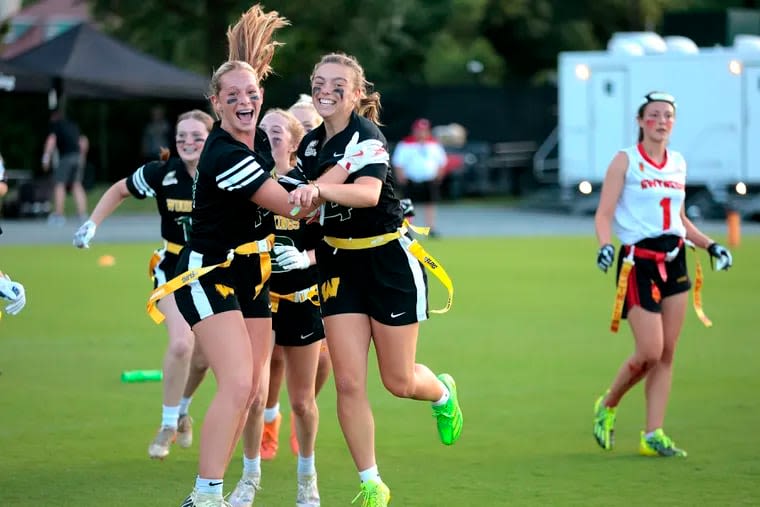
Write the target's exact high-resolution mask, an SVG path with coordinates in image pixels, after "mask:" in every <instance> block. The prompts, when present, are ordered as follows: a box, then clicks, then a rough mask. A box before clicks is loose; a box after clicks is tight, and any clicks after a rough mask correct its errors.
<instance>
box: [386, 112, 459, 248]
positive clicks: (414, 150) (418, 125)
mask: <svg viewBox="0 0 760 507" xmlns="http://www.w3.org/2000/svg"><path fill="white" fill-rule="evenodd" d="M391 163H392V164H393V168H394V170H395V173H396V180H397V181H398V184H399V185H400V186H401V187H402V188H403V189H404V194H405V197H408V198H410V199H411V200H412V202H414V203H415V204H418V203H419V204H421V205H422V206H421V207H422V209H423V214H424V216H425V225H427V226H428V227H430V235H431V236H434V235H435V234H436V232H435V219H436V208H435V203H436V202H438V201H439V200H440V198H441V180H442V179H443V168H444V167H445V166H446V151H445V150H444V149H443V146H441V143H439V142H438V140H437V139H436V138H435V137H433V135H432V134H431V131H430V121H428V120H426V119H424V118H420V119H418V120H415V122H414V123H412V134H411V135H410V136H407V137H405V138H404V139H402V140H401V141H400V142H399V143H398V144H397V145H396V148H395V149H394V150H393V157H392V158H391Z"/></svg>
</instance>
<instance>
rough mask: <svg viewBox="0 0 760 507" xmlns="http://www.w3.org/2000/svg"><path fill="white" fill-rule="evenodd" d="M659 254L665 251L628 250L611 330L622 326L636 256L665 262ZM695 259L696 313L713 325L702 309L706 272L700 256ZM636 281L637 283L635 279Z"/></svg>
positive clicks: (618, 288) (709, 325) (706, 325)
mask: <svg viewBox="0 0 760 507" xmlns="http://www.w3.org/2000/svg"><path fill="white" fill-rule="evenodd" d="M687 243H689V242H687ZM689 246H690V247H691V249H692V250H693V251H696V249H695V248H694V245H693V244H689ZM653 254H654V255H653ZM659 254H663V252H652V251H651V250H645V249H641V248H636V247H635V246H633V245H632V246H631V247H630V250H629V251H628V255H627V256H626V257H625V258H624V259H623V265H622V266H621V268H620V277H619V278H618V285H617V291H616V292H615V304H614V305H613V307H612V322H611V323H610V330H611V331H612V332H613V333H617V332H618V329H619V328H620V318H621V316H622V314H623V305H624V304H625V297H626V294H628V280H629V278H630V275H631V269H633V266H634V264H635V261H634V258H635V257H639V258H644V259H652V258H654V257H656V259H654V260H656V261H657V262H658V265H659V264H661V263H663V262H665V260H664V259H660V258H659ZM694 260H695V265H696V272H695V275H694V278H695V280H694V293H693V298H694V300H693V306H694V313H696V314H697V317H698V318H699V320H700V321H701V322H702V324H704V325H705V327H712V321H711V320H710V319H709V318H708V317H707V315H705V312H704V310H703V309H702V288H703V286H704V273H703V271H702V263H700V262H699V257H695V259H694ZM662 270H663V268H662V267H661V268H660V272H662ZM634 283H636V281H635V280H634Z"/></svg>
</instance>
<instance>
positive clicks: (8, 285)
mask: <svg viewBox="0 0 760 507" xmlns="http://www.w3.org/2000/svg"><path fill="white" fill-rule="evenodd" d="M0 298H2V299H4V300H6V301H9V303H8V304H7V305H6V307H5V311H6V312H8V313H9V314H10V315H16V314H17V313H18V312H20V311H21V310H22V309H23V308H24V305H25V304H26V291H25V290H24V286H23V285H21V284H20V283H18V282H14V281H13V280H11V279H10V277H9V276H8V275H2V276H0Z"/></svg>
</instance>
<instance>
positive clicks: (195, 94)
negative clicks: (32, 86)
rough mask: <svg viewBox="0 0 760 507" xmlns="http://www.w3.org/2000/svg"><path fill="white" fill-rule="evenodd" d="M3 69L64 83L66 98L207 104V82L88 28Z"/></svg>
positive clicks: (47, 44)
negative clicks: (205, 102)
mask: <svg viewBox="0 0 760 507" xmlns="http://www.w3.org/2000/svg"><path fill="white" fill-rule="evenodd" d="M5 63H7V65H10V66H12V67H14V68H16V69H19V70H20V71H22V72H26V73H28V74H30V75H32V76H47V77H48V78H49V79H51V80H56V81H57V80H60V81H57V82H59V83H60V85H62V86H63V88H64V91H65V94H66V95H68V96H89V97H93V96H99V97H102V98H117V97H146V98H148V97H150V98H164V99H191V100H193V99H197V100H203V97H204V94H205V92H206V89H207V87H208V79H207V78H206V77H203V76H200V75H198V74H195V73H193V72H189V71H186V70H183V69H180V68H178V67H175V66H174V65H172V64H170V63H166V62H163V61H161V60H158V59H157V58H154V57H152V56H150V55H147V54H145V53H142V52H140V51H138V50H136V49H134V48H132V47H130V46H128V45H126V44H124V43H122V42H120V41H118V40H116V39H114V38H112V37H110V36H108V35H106V34H104V33H102V32H100V31H98V30H97V29H96V28H95V27H93V26H92V25H90V24H87V23H82V24H80V25H78V26H76V27H74V28H72V29H70V30H67V31H66V32H64V33H62V34H61V35H59V36H57V37H54V38H52V39H50V40H48V41H46V42H44V43H42V44H40V45H39V46H36V47H34V48H31V49H29V50H27V51H25V52H23V53H21V54H19V55H17V56H15V57H13V58H11V59H9V60H6V61H5ZM30 82H31V81H30ZM49 87H50V83H49V84H48V88H49ZM29 91H32V90H29ZM58 91H59V92H60V90H58Z"/></svg>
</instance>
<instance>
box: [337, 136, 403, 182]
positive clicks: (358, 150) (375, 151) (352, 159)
mask: <svg viewBox="0 0 760 507" xmlns="http://www.w3.org/2000/svg"><path fill="white" fill-rule="evenodd" d="M389 161H390V157H389V156H388V152H387V151H386V150H385V147H384V146H383V142H382V141H380V140H379V139H365V140H364V141H362V142H359V132H354V135H353V136H352V137H351V140H350V141H349V142H348V144H347V145H346V149H345V150H344V151H343V158H341V159H340V160H338V162H337V164H338V165H340V166H342V167H343V168H344V169H345V170H346V171H348V174H353V173H355V172H356V171H358V170H360V169H362V168H364V167H366V166H368V165H372V164H387V163H388V162H389Z"/></svg>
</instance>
